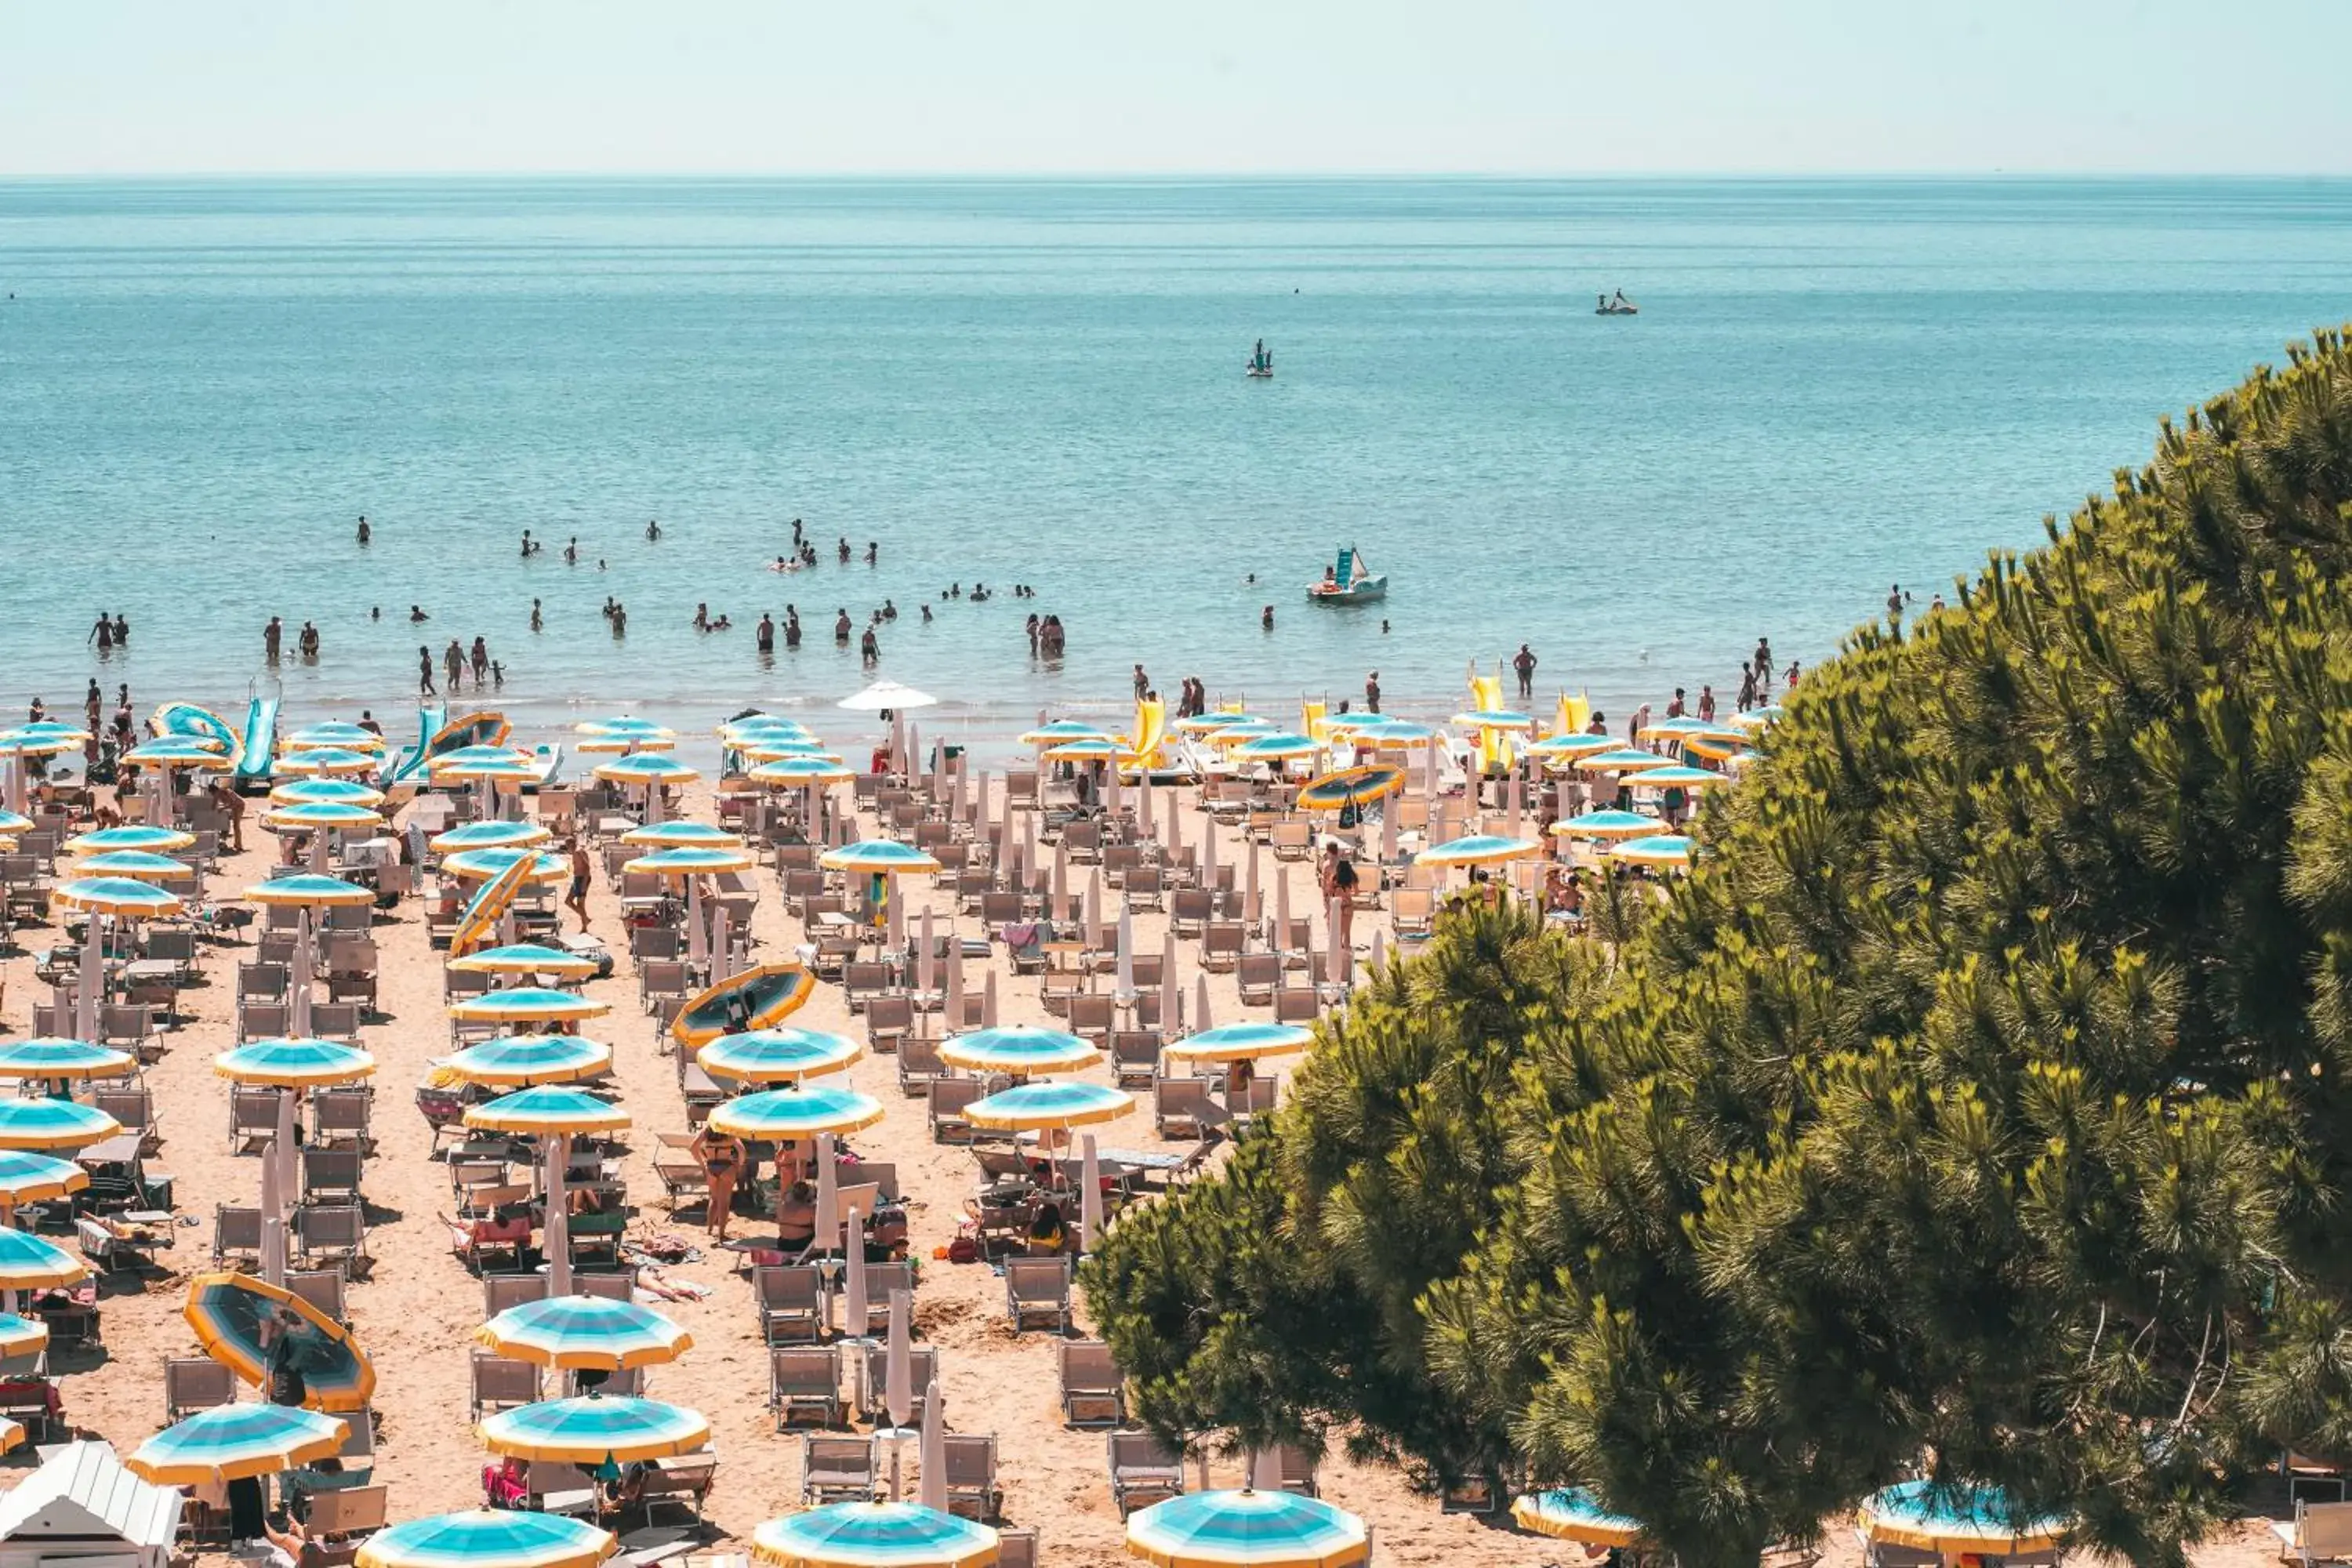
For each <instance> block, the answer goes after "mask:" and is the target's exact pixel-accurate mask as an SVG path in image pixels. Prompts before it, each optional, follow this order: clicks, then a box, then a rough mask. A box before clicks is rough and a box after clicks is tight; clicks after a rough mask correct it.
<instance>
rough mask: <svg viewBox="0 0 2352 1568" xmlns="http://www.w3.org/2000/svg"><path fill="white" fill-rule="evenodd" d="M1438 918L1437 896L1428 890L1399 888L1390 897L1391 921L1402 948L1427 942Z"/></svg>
mask: <svg viewBox="0 0 2352 1568" xmlns="http://www.w3.org/2000/svg"><path fill="white" fill-rule="evenodd" d="M1436 918H1437V899H1436V895H1434V894H1433V893H1432V892H1431V891H1430V890H1429V889H1427V888H1399V889H1397V890H1396V891H1395V892H1393V893H1391V894H1390V895H1389V921H1390V925H1391V930H1392V931H1394V932H1395V934H1396V940H1397V945H1399V946H1400V947H1403V946H1408V945H1413V946H1417V945H1419V944H1420V943H1422V942H1427V941H1428V940H1429V936H1430V932H1431V931H1433V929H1435V922H1436Z"/></svg>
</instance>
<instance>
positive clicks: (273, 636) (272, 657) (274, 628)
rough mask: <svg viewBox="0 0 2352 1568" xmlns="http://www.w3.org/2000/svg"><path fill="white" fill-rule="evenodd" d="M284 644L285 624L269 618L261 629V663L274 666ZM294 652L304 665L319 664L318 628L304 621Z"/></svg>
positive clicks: (273, 617) (297, 636)
mask: <svg viewBox="0 0 2352 1568" xmlns="http://www.w3.org/2000/svg"><path fill="white" fill-rule="evenodd" d="M381 613H382V612H381V611H379V612H378V614H381ZM285 643H286V623H285V622H284V621H282V620H280V619H278V617H277V616H270V617H269V624H268V626H264V627H262V628H261V658H262V661H263V662H264V663H266V664H271V665H274V664H276V663H277V662H278V658H279V656H280V654H281V653H282V652H283V651H284V648H285ZM294 652H295V654H296V656H297V657H299V658H300V659H301V660H302V662H303V663H304V664H316V663H318V662H319V628H318V627H317V626H312V625H311V624H310V622H309V621H304V622H303V623H302V629H301V630H300V631H299V632H298V633H296V634H295V637H294Z"/></svg>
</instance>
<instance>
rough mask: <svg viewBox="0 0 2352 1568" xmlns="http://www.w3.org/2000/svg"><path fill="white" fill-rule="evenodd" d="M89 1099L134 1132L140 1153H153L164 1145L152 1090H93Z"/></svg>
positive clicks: (126, 1130) (124, 1129) (123, 1127)
mask: <svg viewBox="0 0 2352 1568" xmlns="http://www.w3.org/2000/svg"><path fill="white" fill-rule="evenodd" d="M89 1102H90V1103H91V1104H92V1105H95V1106H96V1107H98V1109H99V1110H103V1111H105V1112H106V1113H107V1114H108V1115H109V1116H111V1117H113V1118H114V1120H115V1121H118V1122H120V1123H121V1125H122V1130H123V1131H125V1132H131V1133H135V1134H137V1135H138V1139H139V1152H140V1153H141V1154H142V1156H143V1155H148V1154H152V1153H154V1152H155V1151H156V1150H158V1149H160V1148H162V1147H163V1139H162V1137H161V1136H159V1135H158V1134H157V1132H156V1131H155V1093H154V1091H153V1090H152V1089H92V1090H91V1091H90V1097H89Z"/></svg>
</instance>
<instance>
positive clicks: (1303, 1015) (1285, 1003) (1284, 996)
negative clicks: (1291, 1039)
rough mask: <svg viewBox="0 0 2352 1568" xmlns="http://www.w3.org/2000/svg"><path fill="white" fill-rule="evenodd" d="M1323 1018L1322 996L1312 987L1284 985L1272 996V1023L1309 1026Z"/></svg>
mask: <svg viewBox="0 0 2352 1568" xmlns="http://www.w3.org/2000/svg"><path fill="white" fill-rule="evenodd" d="M1321 1016H1323V995H1322V993H1320V992H1318V991H1317V990H1316V989H1315V987H1313V986H1312V985H1285V986H1282V987H1280V988H1279V989H1277V990H1276V992H1275V994H1274V1021H1275V1022H1276V1023H1277V1024H1311V1023H1313V1022H1315V1020H1316V1019H1318V1018H1319V1017H1321Z"/></svg>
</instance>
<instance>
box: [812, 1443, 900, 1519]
mask: <svg viewBox="0 0 2352 1568" xmlns="http://www.w3.org/2000/svg"><path fill="white" fill-rule="evenodd" d="M880 1491H881V1487H880V1482H879V1477H878V1476H877V1468H876V1466H875V1462H874V1439H873V1438H871V1437H821V1436H817V1435H816V1434H814V1433H810V1434H808V1435H807V1436H803V1438H802V1439H801V1501H802V1502H803V1503H807V1504H812V1505H814V1504H819V1503H826V1502H835V1501H843V1502H872V1501H873V1500H875V1499H876V1498H877V1496H879V1495H880Z"/></svg>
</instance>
